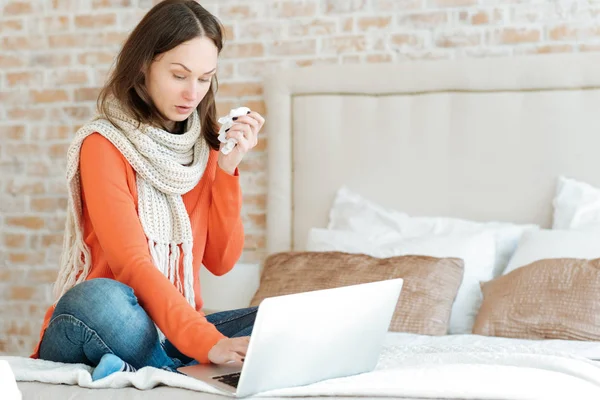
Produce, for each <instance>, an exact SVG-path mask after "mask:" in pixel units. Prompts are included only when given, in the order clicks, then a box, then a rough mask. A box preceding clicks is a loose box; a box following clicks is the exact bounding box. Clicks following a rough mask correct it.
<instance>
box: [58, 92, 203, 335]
mask: <svg viewBox="0 0 600 400" xmlns="http://www.w3.org/2000/svg"><path fill="white" fill-rule="evenodd" d="M109 110H110V114H111V117H112V118H113V119H116V120H118V121H119V129H117V128H116V127H115V126H114V125H112V124H111V123H109V122H108V121H107V120H105V119H103V118H102V116H97V117H96V118H95V119H94V120H93V121H91V122H90V123H88V124H86V125H84V126H83V127H81V128H80V130H79V131H78V132H77V133H76V135H75V138H74V140H73V142H72V143H71V146H70V147H69V150H68V155H67V187H68V192H69V203H68V209H67V218H66V224H65V232H64V237H63V248H62V253H61V257H60V267H59V272H58V277H57V280H56V282H55V285H54V290H53V294H54V304H55V305H56V303H57V302H58V300H59V299H60V298H61V297H62V296H63V295H64V294H65V293H66V292H67V291H68V290H69V289H71V288H72V287H73V286H75V285H77V284H78V283H81V282H83V281H85V280H86V279H87V277H88V275H89V273H90V269H91V264H92V260H91V253H90V249H89V247H88V246H87V244H86V243H85V241H84V240H83V222H82V218H83V216H82V203H81V193H80V175H79V156H80V150H81V145H82V143H83V141H84V139H85V138H86V137H87V136H89V135H91V134H92V133H95V132H98V133H100V134H101V135H103V136H104V137H105V138H106V139H108V140H109V141H110V142H111V143H112V144H113V145H114V146H115V147H116V148H117V149H118V150H119V151H120V152H121V154H123V156H124V157H125V158H126V159H127V161H128V162H129V163H130V165H131V166H132V167H133V169H134V170H135V172H136V179H137V187H138V212H139V218H140V221H141V225H142V227H143V229H144V233H145V234H146V237H147V238H148V249H149V252H150V254H151V257H152V260H153V262H154V264H155V266H156V268H157V269H158V270H159V271H160V272H161V273H162V274H163V275H164V276H165V277H167V278H168V279H169V281H170V282H171V283H172V284H173V285H174V286H175V287H176V288H177V289H178V291H179V292H180V293H181V294H182V295H183V296H184V297H185V299H186V300H187V302H188V303H189V304H190V305H191V306H192V307H194V309H195V308H196V302H195V296H194V274H193V254H192V249H193V236H192V232H191V225H190V222H189V216H188V215H187V211H186V209H185V206H184V204H183V200H182V198H181V195H182V194H183V193H186V192H188V191H189V190H191V189H192V188H193V187H194V186H195V185H196V184H197V183H198V182H199V181H200V179H201V177H202V175H203V173H204V170H205V168H206V165H207V162H208V156H209V153H210V148H209V146H208V144H207V143H206V141H205V140H204V138H202V136H201V132H200V121H199V118H198V115H197V113H196V112H194V113H193V114H192V116H190V120H189V123H188V131H187V132H186V133H184V134H182V135H173V134H171V133H169V132H166V131H164V130H161V129H158V128H154V127H150V126H143V127H141V128H140V129H136V128H134V127H135V126H137V123H136V121H134V120H133V119H131V118H130V117H129V116H128V115H127V114H126V113H125V112H124V111H123V110H122V109H121V108H120V107H119V105H118V104H117V103H115V102H113V103H112V104H111V106H110V107H109ZM180 247H181V250H180ZM182 257H183V262H182V263H181V258H182ZM181 264H182V266H183V268H182V269H183V271H182V272H183V274H181V271H180V270H179V266H180V265H181ZM181 275H183V277H182V276H181ZM157 330H158V332H159V337H161V341H162V340H164V335H163V334H162V332H160V329H158V327H157Z"/></svg>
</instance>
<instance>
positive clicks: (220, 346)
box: [208, 336, 250, 364]
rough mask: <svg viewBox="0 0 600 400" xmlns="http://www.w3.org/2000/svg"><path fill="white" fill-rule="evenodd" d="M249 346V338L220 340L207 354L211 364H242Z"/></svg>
mask: <svg viewBox="0 0 600 400" xmlns="http://www.w3.org/2000/svg"><path fill="white" fill-rule="evenodd" d="M248 344H250V336H244V337H237V338H227V339H221V340H219V341H218V342H217V344H215V345H214V346H213V347H212V349H210V351H209V352H208V359H209V360H210V362H212V363H213V364H226V363H229V362H243V361H244V358H245V357H246V352H247V351H248Z"/></svg>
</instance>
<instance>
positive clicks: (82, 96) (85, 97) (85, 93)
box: [75, 88, 101, 101]
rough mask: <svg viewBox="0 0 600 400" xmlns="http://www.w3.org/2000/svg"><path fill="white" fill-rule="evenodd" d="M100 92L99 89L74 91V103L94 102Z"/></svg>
mask: <svg viewBox="0 0 600 400" xmlns="http://www.w3.org/2000/svg"><path fill="white" fill-rule="evenodd" d="M100 90H101V89H100V88H78V89H75V101H96V100H97V99H98V95H99V94H100Z"/></svg>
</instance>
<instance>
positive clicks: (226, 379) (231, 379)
mask: <svg viewBox="0 0 600 400" xmlns="http://www.w3.org/2000/svg"><path fill="white" fill-rule="evenodd" d="M240 375H241V372H236V373H234V374H227V375H219V376H213V377H212V378H213V379H215V380H217V381H219V382H222V383H224V384H226V385H229V386H233V387H234V388H237V386H238V382H239V381H240Z"/></svg>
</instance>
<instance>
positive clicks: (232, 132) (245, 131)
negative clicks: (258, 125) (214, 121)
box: [227, 124, 257, 153]
mask: <svg viewBox="0 0 600 400" xmlns="http://www.w3.org/2000/svg"><path fill="white" fill-rule="evenodd" d="M227 137H228V138H234V139H236V140H237V142H238V145H237V147H238V148H239V150H241V151H242V152H243V153H246V152H247V151H248V150H250V149H251V148H253V147H254V146H256V142H257V141H256V136H255V135H254V134H253V133H252V129H251V127H250V125H247V124H235V125H233V126H232V127H231V128H230V129H229V131H228V132H227Z"/></svg>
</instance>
